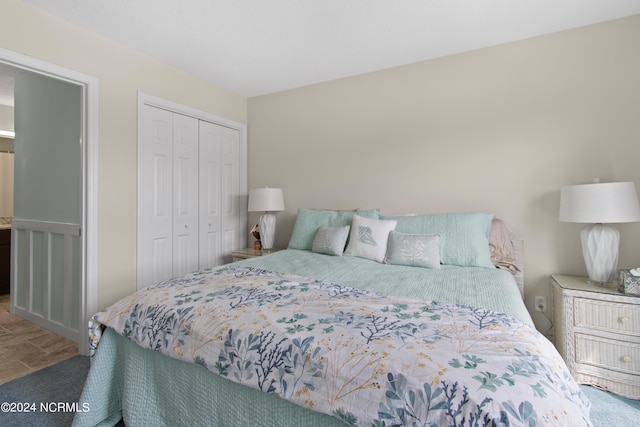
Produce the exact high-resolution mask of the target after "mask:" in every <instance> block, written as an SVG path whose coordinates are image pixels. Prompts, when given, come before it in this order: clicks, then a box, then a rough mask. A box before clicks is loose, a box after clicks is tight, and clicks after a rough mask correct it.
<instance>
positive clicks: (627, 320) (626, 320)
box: [620, 316, 629, 323]
mask: <svg viewBox="0 0 640 427" xmlns="http://www.w3.org/2000/svg"><path fill="white" fill-rule="evenodd" d="M620 323H629V318H628V317H627V316H622V317H621V318H620Z"/></svg>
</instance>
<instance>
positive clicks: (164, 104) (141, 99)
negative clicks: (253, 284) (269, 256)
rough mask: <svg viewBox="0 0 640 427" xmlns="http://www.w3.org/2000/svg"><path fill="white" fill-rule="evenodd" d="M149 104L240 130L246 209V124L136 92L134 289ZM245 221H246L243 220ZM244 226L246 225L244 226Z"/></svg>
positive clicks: (244, 204)
mask: <svg viewBox="0 0 640 427" xmlns="http://www.w3.org/2000/svg"><path fill="white" fill-rule="evenodd" d="M145 105H149V106H152V107H157V108H161V109H163V110H167V111H171V112H173V113H177V114H183V115H185V116H189V117H193V118H196V119H198V120H203V121H205V122H210V123H214V124H216V125H220V126H225V127H228V128H231V129H235V130H238V131H239V132H240V192H241V194H242V195H243V199H242V200H241V202H240V208H241V209H243V210H244V212H246V211H247V197H248V196H247V195H248V189H247V125H245V124H244V123H240V122H236V121H233V120H229V119H226V118H224V117H220V116H216V115H215V114H210V113H207V112H205V111H200V110H197V109H195V108H192V107H188V106H185V105H182V104H178V103H176V102H173V101H169V100H166V99H163V98H158V97H157V96H153V95H149V94H148V93H144V92H138V178H137V179H138V187H137V190H138V209H137V211H138V212H137V227H136V229H137V231H136V233H137V237H136V246H137V248H136V258H137V260H138V261H136V289H140V286H141V282H142V280H141V272H142V269H141V268H140V265H139V264H138V262H139V260H140V254H139V252H138V251H139V250H140V245H139V244H138V242H140V240H141V227H140V223H141V221H143V218H142V217H141V209H140V201H139V197H140V196H139V195H140V194H141V192H142V191H143V190H144V189H142V188H141V185H142V180H141V176H140V173H141V170H140V158H141V156H142V138H143V136H142V134H143V125H144V124H143V118H144V112H143V111H144V106H145ZM245 223H246V221H245ZM245 227H246V226H245ZM243 234H244V235H246V234H247V233H246V229H244V230H243Z"/></svg>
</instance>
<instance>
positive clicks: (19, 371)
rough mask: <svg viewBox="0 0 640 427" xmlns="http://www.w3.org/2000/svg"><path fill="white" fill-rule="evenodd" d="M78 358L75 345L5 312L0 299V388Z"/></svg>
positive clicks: (3, 297) (3, 298)
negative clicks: (59, 363) (62, 362)
mask: <svg viewBox="0 0 640 427" xmlns="http://www.w3.org/2000/svg"><path fill="white" fill-rule="evenodd" d="M76 354H78V345H77V344H76V343H75V342H73V341H71V340H69V339H67V338H64V337H61V336H59V335H56V334H54V333H53V332H50V331H48V330H46V329H43V328H41V327H39V326H37V325H35V324H33V323H31V322H28V321H26V320H24V319H22V318H20V317H17V316H14V315H12V314H11V313H10V312H9V295H0V384H4V383H6V382H8V381H11V380H14V379H16V378H20V377H22V376H24V375H27V374H30V373H31V372H34V371H37V370H39V369H42V368H46V367H47V366H50V365H53V364H55V363H58V362H61V361H63V360H65V359H68V358H70V357H72V356H75V355H76Z"/></svg>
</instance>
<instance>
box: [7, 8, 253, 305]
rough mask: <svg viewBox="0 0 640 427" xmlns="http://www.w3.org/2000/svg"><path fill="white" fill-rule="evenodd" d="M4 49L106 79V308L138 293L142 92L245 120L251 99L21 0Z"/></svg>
mask: <svg viewBox="0 0 640 427" xmlns="http://www.w3.org/2000/svg"><path fill="white" fill-rule="evenodd" d="M0 16H3V17H4V18H5V19H3V24H2V25H1V26H0V47H2V48H4V49H8V50H12V51H14V52H18V53H22V54H25V55H28V56H31V57H34V58H37V59H39V60H42V61H46V62H49V63H52V64H55V65H58V66H61V67H65V68H68V69H71V70H74V71H77V72H80V73H83V74H87V75H90V76H93V77H95V78H97V79H98V82H99V117H98V120H99V149H98V168H99V169H98V170H99V174H98V181H99V182H98V185H99V195H98V205H99V206H98V251H99V254H98V255H99V258H98V288H99V289H98V305H99V307H100V308H103V307H105V306H106V305H108V304H111V303H113V302H115V301H116V300H117V299H118V298H120V297H122V296H124V295H126V294H128V293H130V292H132V291H134V290H135V281H136V186H137V175H136V174H137V172H136V171H137V102H138V91H142V92H145V93H147V94H150V95H154V96H157V97H160V98H164V99H167V100H170V101H173V102H176V103H179V104H183V105H186V106H189V107H192V108H195V109H198V110H201V111H204V112H207V113H210V114H214V115H218V116H222V117H225V118H227V119H230V120H234V121H237V122H241V123H246V121H247V100H246V98H244V97H241V96H238V95H235V94H233V93H230V92H228V91H225V90H222V89H221V88H219V87H217V86H214V85H211V84H210V83H207V82H205V81H204V80H201V79H198V78H195V77H193V76H190V75H188V74H186V73H184V72H182V71H180V70H177V69H175V68H172V67H170V66H168V65H166V64H163V63H161V62H158V61H156V60H154V59H152V58H150V57H148V56H145V55H142V54H140V53H137V52H135V51H133V50H130V49H126V48H124V47H122V46H120V45H117V44H115V43H113V42H111V41H108V40H106V39H104V38H102V37H99V36H97V35H95V34H93V33H90V32H87V31H85V30H83V29H81V28H79V27H77V26H74V25H71V24H68V23H66V22H64V21H62V20H60V19H57V18H55V17H54V16H52V15H49V14H47V13H45V12H42V11H40V10H39V9H36V8H33V7H31V6H29V5H26V4H24V3H23V2H21V1H19V0H3V1H2V2H1V3H0Z"/></svg>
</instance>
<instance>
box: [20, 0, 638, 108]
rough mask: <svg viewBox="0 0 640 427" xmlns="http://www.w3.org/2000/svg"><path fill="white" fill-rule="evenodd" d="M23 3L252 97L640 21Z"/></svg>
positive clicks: (479, 3) (468, 6)
mask: <svg viewBox="0 0 640 427" xmlns="http://www.w3.org/2000/svg"><path fill="white" fill-rule="evenodd" d="M25 1H26V2H27V3H29V4H31V5H33V6H36V7H38V8H41V9H43V10H45V11H47V12H49V13H52V14H54V15H57V16H59V17H61V18H62V19H64V20H67V21H71V22H73V23H76V24H78V25H80V26H82V27H85V28H87V29H89V30H90V31H93V32H96V33H99V34H102V35H103V36H105V37H107V38H109V39H112V40H114V41H116V42H118V43H120V44H123V45H126V46H129V47H131V48H133V49H136V50H138V51H141V52H144V53H147V54H149V55H151V56H153V57H155V58H157V59H159V60H162V61H164V62H167V63H169V64H172V65H174V66H175V67H178V68H181V69H184V70H185V71H188V72H190V73H192V74H195V75H197V76H200V77H203V78H205V79H207V80H209V81H211V82H213V83H215V84H216V85H218V86H222V87H224V88H227V89H229V90H231V91H233V92H235V93H237V94H240V95H243V96H247V97H252V96H257V95H262V94H267V93H272V92H277V91H281V90H286V89H291V88H295V87H300V86H304V85H309V84H313V83H319V82H323V81H329V80H333V79H337V78H342V77H347V76H352V75H357V74H362V73H366V72H370V71H376V70H381V69H385V68H391V67H395V66H398V65H403V64H409V63H414V62H419V61H424V60H427V59H432V58H436V57H441V56H445V55H451V54H455V53H460V52H465V51H469V50H473V49H478V48H482V47H487V46H493V45H497V44H502V43H506V42H510V41H515V40H521V39H525V38H529V37H534V36H538V35H542V34H547V33H552V32H557V31H561V30H566V29H570V28H576V27H580V26H584V25H589V24H594V23H597V22H602V21H608V20H611V19H616V18H621V17H625V16H630V15H635V14H640V1H638V0H187V1H177V0H135V1H132V0H108V1H106V0H102V1H98V0H93V1H88V0H25ZM125 66H126V64H123V67H125Z"/></svg>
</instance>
